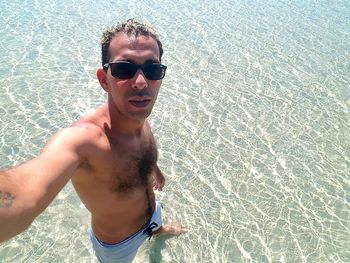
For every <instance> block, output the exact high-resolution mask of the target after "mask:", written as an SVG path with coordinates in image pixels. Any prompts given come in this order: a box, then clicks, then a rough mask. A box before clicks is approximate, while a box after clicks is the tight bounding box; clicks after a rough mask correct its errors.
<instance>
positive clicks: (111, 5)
mask: <svg viewBox="0 0 350 263" xmlns="http://www.w3.org/2000/svg"><path fill="white" fill-rule="evenodd" d="M349 14H350V3H349V1H345V0H344V1H336V2H334V3H332V4H330V3H328V2H327V1H301V0H299V1H270V2H268V3H266V2H265V1H242V0H239V1H234V2H233V1H228V0H221V1H215V2H212V1H209V0H204V1H184V0H179V1H153V0H150V1H118V0H117V1H102V0H101V1H82V0H75V1H58V0H57V1H42V0H41V1H39V0H36V1H35V0H24V1H19V0H13V1H9V2H4V1H2V2H1V3H0V53H1V56H0V61H1V63H0V140H1V141H0V148H1V151H0V160H1V164H0V167H1V168H3V169H4V168H6V167H11V166H13V165H16V164H19V163H21V162H23V161H25V160H28V159H29V158H32V157H34V156H35V155H37V154H38V153H39V151H40V149H41V148H42V146H43V145H44V144H45V142H46V141H47V140H48V138H50V136H51V135H53V134H54V133H55V132H56V131H57V130H58V129H60V128H62V127H65V126H68V125H69V124H70V123H71V122H72V121H74V120H75V119H77V118H78V117H79V116H82V115H84V114H85V113H87V112H89V111H91V110H93V109H94V108H96V107H98V106H99V105H100V104H102V103H103V101H104V100H105V94H104V93H103V90H102V89H101V88H100V87H99V84H98V81H97V80H96V78H95V71H96V69H97V67H99V66H100V47H99V38H100V35H101V33H102V31H103V30H104V29H105V28H106V27H107V26H109V25H111V24H113V23H116V22H120V21H123V20H125V19H127V18H130V17H135V18H139V19H141V20H143V21H145V22H148V23H150V24H153V25H154V26H155V27H156V28H157V29H158V31H159V33H160V35H161V39H162V40H163V44H164V48H165V55H164V58H163V62H164V64H166V65H168V70H167V76H166V78H165V79H164V81H163V86H162V89H161V92H160V94H159V97H158V102H157V104H156V106H155V108H154V111H153V113H152V115H151V118H150V121H151V123H152V126H153V130H154V133H155V135H156V137H157V140H158V144H159V164H160V167H161V168H162V170H163V171H164V172H165V174H166V180H167V182H166V187H165V189H164V192H162V193H157V197H158V199H159V200H161V201H162V202H163V203H164V204H165V211H164V221H165V222H170V221H174V220H180V221H182V222H183V223H184V224H185V225H186V226H187V228H188V233H186V234H184V235H181V236H179V237H176V238H170V239H160V240H157V241H154V240H153V241H150V242H146V243H145V244H144V245H143V246H142V247H141V248H140V250H139V253H138V255H137V258H136V260H135V262H181V263H183V262H186V263H194V262H281V263H283V262H332V263H333V262H350V113H349V109H350V59H349V58H350V30H349V29H350V16H349ZM0 227H4V226H0ZM88 228H89V214H88V212H87V211H86V209H85V208H84V207H83V206H82V204H81V202H80V200H79V198H78V197H77V195H76V194H75V192H74V189H73V188H72V186H71V184H68V185H67V186H66V187H65V188H64V190H62V192H61V193H60V194H59V195H58V196H57V198H56V199H55V200H54V202H53V203H52V204H51V205H50V206H49V207H48V208H47V209H46V210H45V212H44V213H43V214H42V215H40V216H39V217H38V218H37V220H36V221H35V222H34V223H33V225H32V226H31V228H30V229H29V230H28V231H26V232H25V233H23V234H22V235H20V236H18V237H16V238H14V239H12V240H10V241H8V242H5V243H2V244H1V245H0V262H97V261H96V259H95V257H94V253H93V250H92V248H91V245H90V241H89V237H88Z"/></svg>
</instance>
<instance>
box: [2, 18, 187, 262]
mask: <svg viewBox="0 0 350 263" xmlns="http://www.w3.org/2000/svg"><path fill="white" fill-rule="evenodd" d="M162 54H163V49H162V44H161V42H160V41H159V39H158V36H157V35H156V34H155V32H154V31H153V30H152V29H151V28H149V27H148V26H146V25H144V24H141V23H139V22H137V21H135V20H128V21H127V22H126V23H124V24H122V25H119V26H116V27H112V28H111V29H109V30H107V31H106V32H105V33H104V34H103V36H102V65H103V66H102V67H101V68H99V69H98V70H97V78H98V80H99V82H100V84H101V86H102V88H103V89H104V90H105V91H106V92H107V93H108V99H107V103H106V104H105V105H103V106H101V107H100V108H98V109H97V110H96V111H95V112H93V113H92V114H90V115H87V116H85V117H83V118H81V119H79V120H78V121H76V122H75V123H73V124H72V126H70V127H69V128H65V129H62V130H60V131H59V132H58V133H57V134H56V135H54V136H53V137H52V138H51V139H50V141H49V142H48V143H47V145H46V146H45V147H44V149H43V150H42V152H41V153H40V155H39V156H38V157H36V158H34V159H33V160H30V161H28V162H26V163H24V164H22V165H19V166H17V167H15V168H12V169H9V170H7V171H3V172H0V226H1V227H0V242H1V241H4V240H7V239H9V238H11V237H13V236H15V235H17V234H19V233H20V232H22V231H24V230H25V229H27V228H28V227H29V226H30V224H31V223H32V222H33V220H34V219H35V218H36V217H37V216H38V215H39V214H40V213H41V212H43V211H44V209H45V208H46V207H47V206H48V205H49V204H50V203H51V201H52V200H53V199H54V198H55V196H56V195H57V194H58V193H59V191H60V190H61V189H62V188H63V187H64V186H65V185H66V184H67V183H68V181H69V180H72V183H73V185H74V188H75V190H76V192H77V193H78V195H79V197H80V199H81V200H82V202H83V203H84V204H85V206H86V208H87V209H88V210H89V211H90V212H91V231H90V237H91V241H92V244H93V247H94V249H95V252H96V255H97V258H98V259H99V261H100V262H131V261H132V260H133V258H134V257H135V255H136V252H137V249H138V247H139V246H140V245H141V244H142V243H143V242H144V241H145V240H146V239H147V238H149V237H150V236H151V235H152V234H153V233H156V234H158V235H161V234H179V233H181V232H183V230H184V229H183V228H182V227H181V226H180V225H178V226H176V225H168V226H162V219H161V205H160V203H158V202H156V201H155V196H154V192H153V190H154V189H158V190H162V188H163V186H164V181H165V179H164V176H163V174H162V172H161V171H160V169H159V167H158V166H157V148H156V143H155V139H154V137H153V135H152V131H151V128H150V125H149V123H148V122H147V117H148V116H149V115H150V114H151V111H152V108H153V105H154V103H155V101H156V98H157V95H158V92H159V88H160V86H161V83H162V78H163V77H164V75H165V70H166V66H164V65H162V64H161V57H162Z"/></svg>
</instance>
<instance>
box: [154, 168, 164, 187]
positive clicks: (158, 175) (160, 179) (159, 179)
mask: <svg viewBox="0 0 350 263" xmlns="http://www.w3.org/2000/svg"><path fill="white" fill-rule="evenodd" d="M164 184H165V178H164V175H163V173H162V171H161V170H160V169H159V167H158V166H157V165H156V166H155V169H154V174H153V189H154V190H158V191H162V190H163V187H164Z"/></svg>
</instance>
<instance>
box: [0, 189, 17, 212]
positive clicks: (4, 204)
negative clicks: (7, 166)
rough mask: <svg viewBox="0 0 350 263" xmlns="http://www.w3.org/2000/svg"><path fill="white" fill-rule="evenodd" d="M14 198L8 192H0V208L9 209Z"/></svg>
mask: <svg viewBox="0 0 350 263" xmlns="http://www.w3.org/2000/svg"><path fill="white" fill-rule="evenodd" d="M15 198H16V196H14V195H12V194H11V193H9V192H1V191H0V208H10V207H11V206H12V203H13V200H15Z"/></svg>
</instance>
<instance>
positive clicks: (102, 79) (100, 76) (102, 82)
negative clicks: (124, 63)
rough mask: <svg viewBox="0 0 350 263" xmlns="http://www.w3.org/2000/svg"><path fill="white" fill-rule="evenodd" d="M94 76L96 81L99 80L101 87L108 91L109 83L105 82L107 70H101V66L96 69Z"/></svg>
mask: <svg viewBox="0 0 350 263" xmlns="http://www.w3.org/2000/svg"><path fill="white" fill-rule="evenodd" d="M96 76H97V79H98V81H99V82H100V85H101V87H102V88H103V89H104V90H105V91H106V92H109V85H108V83H107V72H106V71H104V70H103V68H99V69H98V70H97V71H96Z"/></svg>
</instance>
